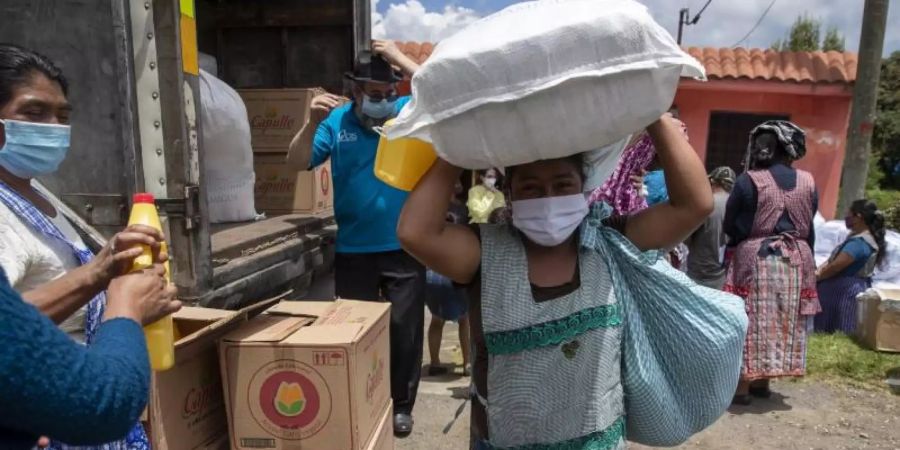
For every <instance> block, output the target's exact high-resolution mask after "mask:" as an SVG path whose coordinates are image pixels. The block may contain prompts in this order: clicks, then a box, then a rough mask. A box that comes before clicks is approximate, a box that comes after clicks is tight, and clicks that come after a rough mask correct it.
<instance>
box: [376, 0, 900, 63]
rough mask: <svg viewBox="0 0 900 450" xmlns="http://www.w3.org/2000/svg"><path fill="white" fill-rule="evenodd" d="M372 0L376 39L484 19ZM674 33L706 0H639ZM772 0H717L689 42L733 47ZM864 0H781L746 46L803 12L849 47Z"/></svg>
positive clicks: (487, 2) (503, 0)
mask: <svg viewBox="0 0 900 450" xmlns="http://www.w3.org/2000/svg"><path fill="white" fill-rule="evenodd" d="M371 1H372V33H373V36H375V37H376V38H388V39H398V40H411V41H432V42H436V41H439V40H441V39H443V38H445V37H447V36H449V35H451V34H453V33H454V32H456V31H458V30H460V29H461V28H463V27H465V26H466V25H468V24H470V23H472V22H474V21H475V20H477V19H478V18H479V13H478V12H476V11H475V10H472V9H468V8H465V7H459V6H445V7H444V8H443V10H441V11H426V9H425V7H424V6H423V5H422V3H421V2H420V1H419V0H402V1H391V0H385V1H381V3H382V4H385V3H387V4H388V5H387V8H382V13H379V12H378V8H377V7H378V4H379V1H380V0H371ZM639 1H640V2H641V3H644V4H645V5H647V7H648V8H649V10H650V12H651V14H653V17H654V18H655V19H656V21H657V22H659V23H660V24H661V25H662V26H663V27H665V28H666V29H667V30H669V32H671V33H672V35H675V34H676V32H677V29H678V27H677V23H678V10H679V9H680V8H682V7H689V8H690V10H691V13H692V14H696V13H697V12H698V11H699V10H700V8H701V7H703V4H704V3H706V0H678V1H675V0H639ZM498 2H499V4H500V6H503V5H506V4H508V3H510V0H468V3H467V4H468V5H472V6H475V5H480V6H478V8H479V9H478V11H487V12H491V11H492V9H499V8H498V7H494V8H491V5H492V4H493V5H497V4H498ZM770 2H771V0H741V1H734V0H713V1H712V3H711V4H710V6H709V8H708V9H707V10H706V12H704V14H703V16H702V17H701V18H700V21H699V23H698V24H697V25H694V26H688V27H685V31H684V44H685V45H688V46H709V47H731V46H732V45H734V44H735V43H737V42H738V41H739V40H740V39H741V38H742V37H743V36H744V35H745V34H746V33H747V32H748V31H750V29H751V28H752V27H753V24H754V23H756V20H757V19H759V17H760V15H761V14H762V12H763V11H764V10H765V9H766V7H767V6H768V5H769V3H770ZM863 4H864V0H778V1H776V2H775V4H774V6H773V7H772V9H771V10H770V11H769V13H768V15H766V17H765V19H764V20H763V21H762V23H761V24H760V26H759V27H758V28H757V29H756V30H755V31H754V32H753V34H751V35H750V37H749V38H748V39H747V40H746V41H745V42H743V43H742V44H741V45H742V46H744V47H761V48H767V47H769V46H770V45H771V44H772V43H773V42H774V41H775V40H777V39H779V38H783V37H784V36H785V35H786V34H787V32H788V30H789V29H790V27H791V24H792V23H793V22H794V20H795V19H796V18H797V16H798V15H800V14H804V13H806V14H809V15H810V16H812V17H815V18H817V19H819V20H820V21H821V22H822V24H823V30H822V32H823V33H824V31H825V29H826V28H827V27H830V26H834V27H837V28H838V30H839V31H840V32H841V33H842V34H843V35H844V37H845V38H846V47H847V50H848V51H853V52H855V51H856V50H857V47H858V46H859V32H860V28H861V26H862V11H863ZM891 6H893V8H890V11H889V15H888V26H887V35H886V36H885V42H884V49H885V54H889V53H890V52H891V51H896V50H900V5H891Z"/></svg>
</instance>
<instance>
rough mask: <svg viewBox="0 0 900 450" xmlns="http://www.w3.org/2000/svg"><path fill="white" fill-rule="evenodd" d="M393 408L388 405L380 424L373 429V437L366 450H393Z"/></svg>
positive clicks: (391, 405)
mask: <svg viewBox="0 0 900 450" xmlns="http://www.w3.org/2000/svg"><path fill="white" fill-rule="evenodd" d="M393 418H394V407H393V404H388V408H387V410H385V411H384V417H382V418H381V423H379V424H378V428H376V429H375V435H374V436H372V439H371V440H370V441H369V443H368V445H366V450H394V420H393Z"/></svg>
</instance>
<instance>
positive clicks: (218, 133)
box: [200, 70, 257, 223]
mask: <svg viewBox="0 0 900 450" xmlns="http://www.w3.org/2000/svg"><path fill="white" fill-rule="evenodd" d="M200 126H201V130H202V133H203V170H204V174H205V176H206V187H207V189H206V193H207V202H208V203H209V220H210V222H212V223H222V222H243V221H247V220H254V219H256V217H257V214H256V207H255V205H254V201H253V186H254V184H255V182H256V175H255V174H254V172H253V149H252V148H251V147H250V123H249V122H248V121H247V108H246V107H245V106H244V101H243V100H241V97H240V96H239V95H238V93H237V92H236V91H235V90H234V89H232V88H231V87H230V86H228V85H227V84H225V83H224V82H223V81H221V80H219V79H218V78H216V77H214V76H213V75H211V74H210V73H208V72H206V71H204V70H201V71H200Z"/></svg>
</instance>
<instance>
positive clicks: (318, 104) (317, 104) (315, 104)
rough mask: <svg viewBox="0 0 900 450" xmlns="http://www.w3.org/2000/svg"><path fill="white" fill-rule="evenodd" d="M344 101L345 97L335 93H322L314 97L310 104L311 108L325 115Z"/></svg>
mask: <svg viewBox="0 0 900 450" xmlns="http://www.w3.org/2000/svg"><path fill="white" fill-rule="evenodd" d="M343 102H344V98H343V97H340V96H337V95H334V94H328V93H325V94H322V95H317V96H315V97H313V99H312V102H311V103H310V105H309V109H311V110H313V111H316V112H318V113H321V114H323V115H328V114H329V113H330V112H331V110H332V109H334V108H337V107H338V106H341V103H343Z"/></svg>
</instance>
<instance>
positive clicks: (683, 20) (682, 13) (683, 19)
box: [677, 0, 712, 45]
mask: <svg viewBox="0 0 900 450" xmlns="http://www.w3.org/2000/svg"><path fill="white" fill-rule="evenodd" d="M710 3H712V0H706V4H705V5H703V8H700V12H698V13H697V15H696V16H694V18H693V19H691V13H690V11H689V10H688V9H687V8H681V10H679V11H678V40H677V41H678V45H681V37H682V36H683V35H684V26H685V25H697V21H699V20H700V15H701V14H703V11H706V7H708V6H709V4H710Z"/></svg>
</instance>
